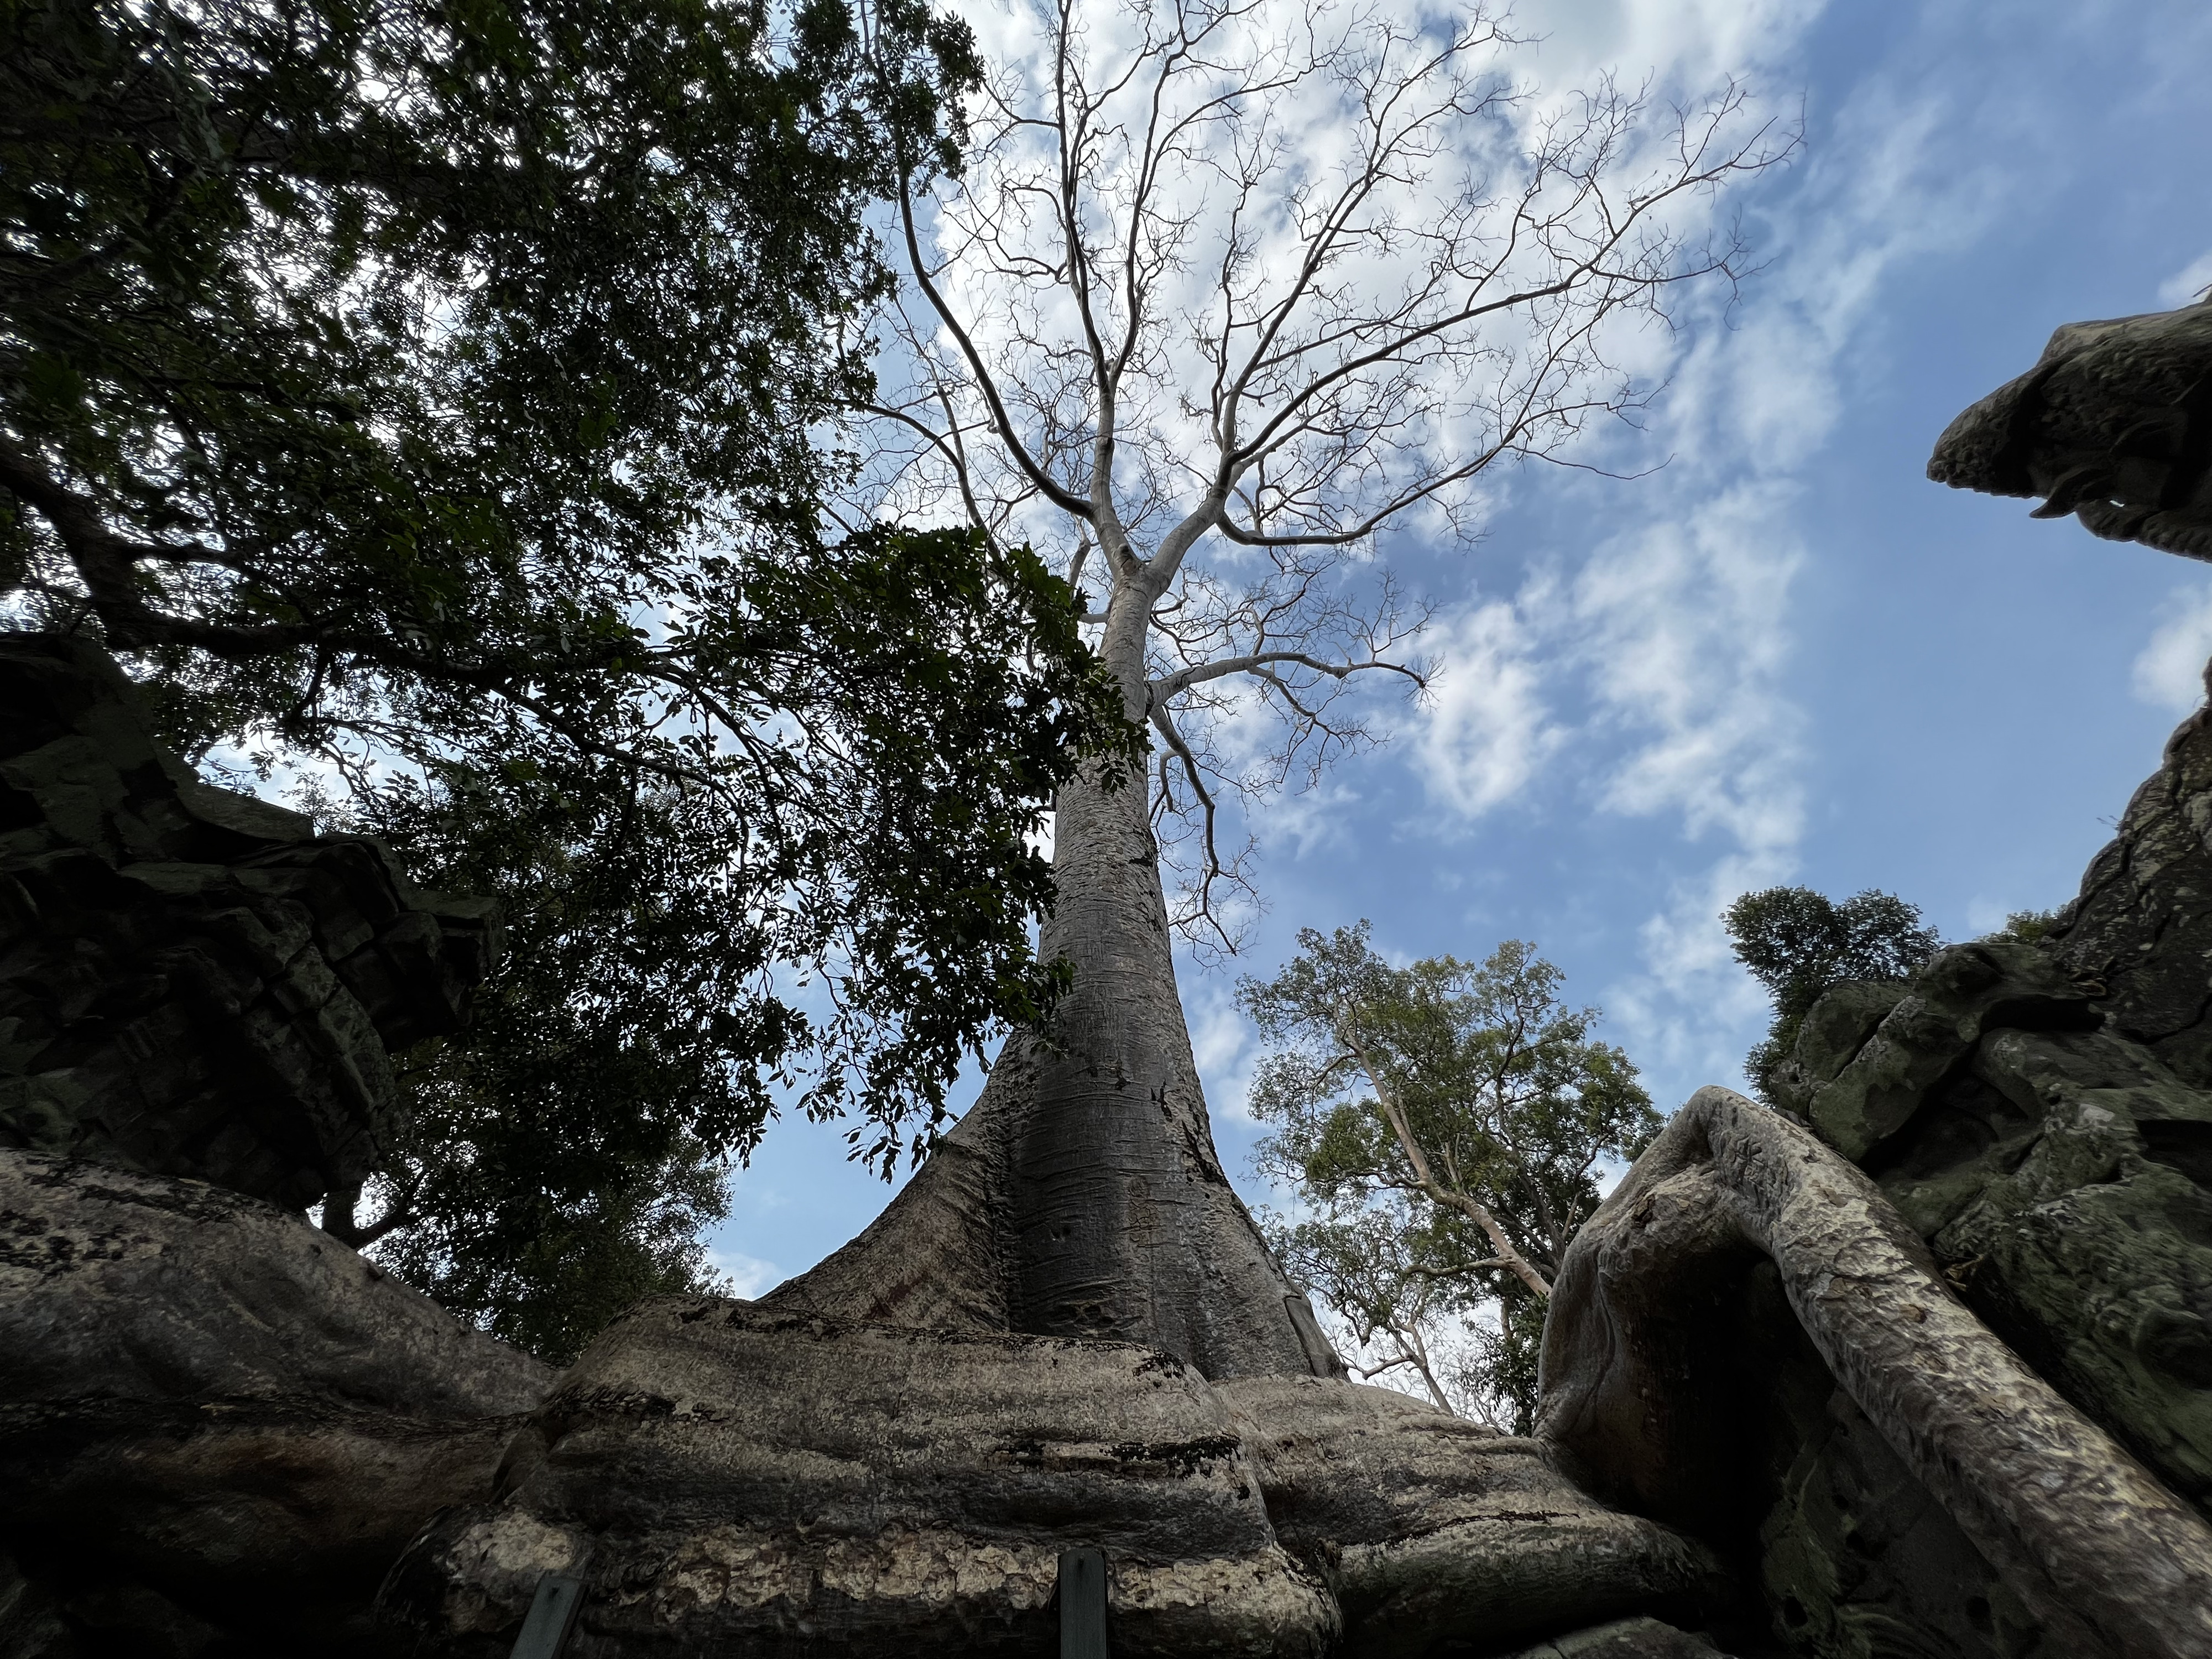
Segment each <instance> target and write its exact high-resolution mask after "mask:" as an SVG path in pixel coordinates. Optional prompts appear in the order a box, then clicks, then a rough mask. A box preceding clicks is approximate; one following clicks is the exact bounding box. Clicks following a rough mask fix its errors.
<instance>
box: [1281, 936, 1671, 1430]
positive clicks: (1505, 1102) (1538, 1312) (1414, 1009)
mask: <svg viewBox="0 0 2212 1659" xmlns="http://www.w3.org/2000/svg"><path fill="white" fill-rule="evenodd" d="M1298 944H1299V945H1300V947H1301V950H1300V954H1299V955H1298V956H1297V957H1296V958H1294V959H1293V960H1292V961H1291V963H1289V964H1288V965H1287V966H1286V967H1285V969H1283V971H1282V972H1281V973H1280V974H1279V975H1277V977H1276V978H1275V979H1274V980H1273V981H1269V982H1266V983H1262V982H1261V981H1256V980H1247V981H1244V983H1243V987H1242V1000H1243V1004H1244V1006H1245V1008H1246V1010H1247V1011H1248V1012H1249V1013H1250V1014H1251V1015H1252V1017H1253V1018H1254V1019H1255V1021H1256V1022H1257V1024H1259V1026H1260V1029H1261V1032H1262V1034H1263V1035H1264V1036H1266V1037H1267V1040H1268V1042H1270V1043H1271V1044H1272V1045H1273V1053H1271V1054H1269V1055H1268V1056H1267V1059H1266V1060H1264V1061H1263V1062H1262V1063H1261V1066H1260V1068H1259V1071H1258V1073H1257V1074H1256V1077H1255V1083H1254V1087H1253V1093H1252V1108H1253V1110H1254V1113H1255V1115H1257V1116H1258V1117H1260V1118H1261V1120H1262V1121H1266V1122H1267V1123H1270V1124H1273V1126H1274V1127H1275V1132H1274V1133H1273V1134H1272V1135H1270V1136H1269V1137H1268V1138H1267V1139H1266V1140H1264V1141H1263V1142H1261V1146H1260V1149H1259V1152H1258V1154H1257V1159H1258V1164H1259V1167H1260V1169H1261V1171H1262V1173H1264V1174H1266V1175H1267V1176H1271V1177H1273V1178H1274V1179H1277V1180H1280V1181H1283V1182H1286V1183H1287V1184H1289V1185H1291V1186H1292V1187H1293V1188H1295V1189H1296V1190H1297V1192H1298V1194H1299V1195H1300V1197H1301V1198H1302V1199H1303V1200H1304V1202H1305V1203H1306V1205H1307V1206H1308V1207H1309V1208H1310V1210H1311V1211H1312V1212H1314V1215H1313V1218H1312V1219H1311V1220H1310V1221H1307V1222H1305V1223H1303V1224H1301V1225H1298V1226H1297V1227H1291V1228H1283V1227H1278V1228H1277V1229H1276V1230H1275V1239H1276V1243H1277V1245H1278V1248H1279V1249H1282V1250H1283V1252H1284V1253H1285V1261H1286V1265H1288V1266H1291V1267H1292V1269H1293V1271H1294V1273H1296V1274H1297V1277H1299V1279H1300V1280H1301V1282H1303V1283H1304V1284H1306V1285H1309V1286H1310V1288H1311V1289H1312V1290H1313V1291H1315V1293H1316V1294H1317V1295H1319V1296H1320V1297H1322V1299H1323V1301H1324V1302H1325V1303H1326V1304H1328V1306H1329V1307H1330V1308H1331V1309H1332V1310H1334V1312H1335V1313H1336V1314H1337V1315H1338V1316H1339V1317H1340V1318H1341V1319H1343V1320H1344V1321H1345V1322H1346V1323H1347V1324H1348V1325H1349V1326H1350V1327H1351V1328H1352V1332H1353V1334H1354V1335H1355V1336H1356V1337H1358V1339H1359V1340H1361V1342H1362V1344H1363V1346H1366V1345H1369V1344H1370V1343H1372V1342H1373V1341H1374V1340H1375V1339H1376V1337H1377V1336H1378V1335H1380V1336H1383V1337H1385V1338H1387V1339H1388V1340H1387V1341H1385V1342H1384V1343H1383V1352H1384V1353H1385V1357H1386V1358H1388V1357H1389V1355H1390V1353H1391V1352H1392V1345H1395V1348H1396V1349H1397V1350H1401V1351H1403V1352H1405V1353H1406V1354H1407V1359H1406V1361H1405V1363H1407V1364H1415V1365H1417V1367H1418V1368H1419V1369H1420V1370H1423V1371H1424V1372H1425V1374H1428V1376H1429V1377H1430V1383H1431V1391H1432V1392H1433V1391H1436V1390H1437V1389H1443V1391H1444V1392H1446V1393H1455V1394H1457V1395H1459V1396H1460V1397H1461V1398H1462V1399H1465V1400H1471V1401H1473V1402H1474V1403H1475V1404H1477V1405H1479V1406H1483V1407H1486V1408H1488V1409H1492V1410H1494V1411H1498V1412H1500V1413H1504V1414H1506V1415H1509V1416H1510V1417H1511V1418H1512V1419H1515V1420H1517V1421H1522V1422H1523V1423H1524V1425H1525V1422H1526V1419H1527V1416H1528V1413H1530V1412H1531V1411H1533V1410H1534V1401H1535V1389H1534V1385H1535V1374H1534V1366H1535V1352H1536V1350H1535V1348H1534V1346H1532V1344H1533V1343H1534V1340H1535V1339H1536V1336H1537V1335H1539V1334H1541V1328H1542V1322H1543V1311H1542V1298H1541V1296H1539V1295H1538V1293H1537V1292H1536V1291H1534V1289H1533V1288H1531V1287H1530V1286H1528V1285H1527V1284H1526V1283H1525V1282H1524V1281H1523V1279H1522V1278H1520V1277H1519V1276H1517V1275H1516V1273H1513V1272H1512V1271H1510V1270H1509V1269H1508V1268H1507V1267H1504V1265H1502V1258H1501V1256H1500V1253H1499V1250H1498V1243H1497V1242H1496V1241H1495V1240H1494V1239H1492V1237H1490V1236H1489V1234H1488V1233H1487V1232H1486V1230H1485V1228H1484V1226H1483V1225H1482V1223H1481V1220H1480V1217H1481V1216H1483V1215H1486V1216H1488V1217H1489V1218H1491V1219H1492V1222H1493V1223H1494V1225H1496V1226H1497V1227H1498V1229H1499V1230H1500V1231H1501V1232H1502V1235H1503V1237H1504V1239H1505V1240H1506V1241H1507V1242H1508V1243H1510V1246H1511V1248H1512V1249H1514V1250H1515V1251H1516V1252H1517V1253H1518V1254H1519V1255H1520V1256H1521V1257H1522V1259H1523V1260H1524V1261H1526V1262H1527V1263H1528V1264H1529V1265H1530V1266H1531V1267H1533V1268H1534V1271H1535V1272H1536V1273H1538V1274H1540V1275H1541V1277H1543V1278H1544V1279H1550V1278H1552V1277H1553V1276H1555V1275H1556V1274H1557V1273H1558V1272H1559V1262H1560V1260H1561V1258H1562V1257H1563V1256H1564V1255H1565V1252H1566V1249H1567V1245H1568V1244H1569V1243H1570V1242H1571V1240H1572V1238H1573V1237H1574V1234H1575V1232H1576V1230H1577V1228H1579V1227H1580V1225H1582V1222H1583V1219H1584V1218H1586V1217H1587V1216H1588V1215H1589V1212H1591V1211H1592V1210H1593V1209H1595V1207H1596V1206H1597V1202H1598V1188H1597V1169H1598V1165H1599V1163H1600V1161H1601V1159H1604V1158H1634V1157H1635V1156H1636V1154H1637V1153H1638V1152H1641V1151H1642V1150H1643V1148H1644V1146H1646V1145H1648V1144H1649V1142H1650V1139H1651V1137H1652V1136H1653V1135H1655V1134H1656V1133H1658V1130H1659V1127H1660V1119H1659V1115H1658V1114H1657V1113H1656V1111H1654V1110H1653V1109H1652V1107H1651V1103H1650V1097H1649V1096H1647V1095H1646V1094H1645V1093H1644V1089H1643V1087H1642V1086H1641V1085H1639V1084H1638V1082H1637V1080H1636V1068H1635V1067H1634V1066H1632V1065H1631V1064H1630V1063H1629V1060H1628V1058H1627V1056H1626V1054H1623V1053H1622V1052H1621V1051H1620V1049H1619V1048H1613V1047H1612V1046H1610V1045H1608V1044H1607V1043H1603V1042H1598V1041H1595V1039H1594V1038H1593V1037H1592V1036H1591V1035H1590V1032H1591V1029H1592V1028H1593V1027H1594V1026H1595V1024H1596V1022H1597V1019H1598V1018H1599V1015H1598V1012H1597V1010H1595V1009H1594V1008H1583V1009H1571V1008H1568V1007H1565V1006H1563V1005H1562V1004H1561V1003H1560V1002H1559V985H1560V980H1561V975H1560V974H1559V969H1557V968H1555V967H1553V965H1552V964H1551V963H1548V962H1546V961H1545V960H1544V959H1543V958H1542V957H1539V956H1538V955H1537V954H1536V953H1535V950H1534V947H1533V946H1532V945H1527V944H1525V943H1522V941H1519V940H1510V939H1509V940H1508V941H1506V942H1505V943H1504V945H1500V946H1499V947H1498V949H1497V951H1494V952H1492V955H1491V957H1489V959H1488V960H1487V961H1486V962H1484V963H1482V964H1481V965H1480V967H1477V966H1474V965H1473V964H1470V963H1463V962H1461V961H1458V960H1456V959H1455V958H1454V957H1431V958H1429V959H1428V960H1425V961H1422V962H1417V963H1413V965H1412V966H1411V967H1407V968H1394V967H1392V966H1391V965H1390V964H1389V963H1387V962H1385V961H1384V960H1383V958H1382V957H1380V956H1378V955H1376V952H1375V951H1374V949H1373V947H1372V946H1371V945H1370V944H1369V943H1368V926H1367V924H1366V923H1365V922H1362V923H1360V924H1359V925H1358V927H1352V928H1339V929H1338V930H1337V931H1336V932H1335V933H1334V934H1330V935H1323V934H1322V933H1317V932H1316V931H1314V930H1312V929H1306V930H1304V931H1303V932H1301V933H1299V935H1298ZM1524 1301H1526V1302H1527V1303H1528V1304H1529V1306H1528V1308H1527V1309H1523V1308H1522V1305H1521V1304H1522V1302H1524ZM1492 1302H1497V1303H1499V1304H1502V1312H1503V1317H1504V1323H1503V1326H1502V1328H1500V1330H1499V1331H1498V1333H1497V1334H1494V1335H1492V1336H1490V1337H1488V1338H1487V1339H1485V1338H1484V1337H1483V1336H1482V1335H1481V1334H1480V1332H1481V1328H1480V1326H1478V1327H1476V1328H1475V1333H1476V1334H1475V1335H1474V1342H1475V1345H1476V1352H1475V1355H1474V1362H1473V1364H1472V1368H1471V1370H1467V1372H1466V1374H1465V1375H1463V1376H1462V1377H1461V1378H1460V1379H1459V1386H1458V1387H1457V1388H1456V1389H1455V1388H1454V1387H1453V1384H1452V1381H1451V1380H1450V1379H1449V1378H1448V1377H1446V1376H1443V1374H1442V1372H1441V1371H1440V1370H1439V1369H1438V1363H1437V1360H1436V1359H1435V1357H1434V1356H1431V1357H1429V1358H1414V1357H1413V1351H1414V1350H1416V1349H1420V1350H1425V1349H1426V1348H1428V1347H1429V1346H1431V1341H1430V1336H1431V1334H1432V1333H1433V1331H1434V1329H1435V1324H1434V1321H1435V1320H1436V1318H1437V1316H1442V1315H1444V1314H1448V1313H1451V1312H1455V1311H1464V1310H1472V1309H1475V1308H1477V1307H1479V1306H1480V1305H1482V1304H1488V1303H1492Z"/></svg>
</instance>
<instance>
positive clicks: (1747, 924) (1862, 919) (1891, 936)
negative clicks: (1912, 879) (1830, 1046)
mask: <svg viewBox="0 0 2212 1659" xmlns="http://www.w3.org/2000/svg"><path fill="white" fill-rule="evenodd" d="M1721 920H1722V921H1723V924H1725V925H1726V927H1727V928H1728V932H1729V939H1730V941H1731V942H1732V943H1733V944H1734V945H1735V957H1736V960H1737V961H1738V962H1741V963H1743V965H1744V966H1745V967H1746V968H1747V969H1750V970H1751V974H1752V977H1753V978H1754V979H1756V980H1757V981H1759V983H1760V984H1761V985H1764V986H1765V987H1766V989H1767V992H1768V994H1770V995H1771V996H1772V998H1773V999H1774V1023H1773V1024H1771V1026H1770V1027H1768V1029H1767V1033H1766V1037H1765V1041H1764V1042H1760V1043H1759V1045H1758V1046H1757V1047H1756V1048H1753V1049H1752V1051H1751V1053H1750V1054H1748V1055H1747V1057H1746V1058H1745V1060H1744V1063H1743V1069H1744V1073H1745V1074H1746V1075H1747V1077H1748V1078H1749V1079H1751V1085H1752V1090H1753V1093H1755V1094H1757V1095H1758V1097H1759V1098H1760V1099H1761V1100H1763V1101H1765V1102H1766V1103H1767V1104H1769V1105H1772V1104H1773V1103H1774V1097H1773V1093H1772V1085H1771V1078H1772V1076H1773V1073H1774V1068H1775V1067H1776V1066H1779V1065H1780V1064H1781V1063H1782V1062H1783V1060H1785V1059H1787V1058H1788V1057H1789V1054H1790V1049H1791V1048H1793V1047H1794V1046H1795V1045H1796V1041H1797V1031H1798V1028H1799V1027H1800V1026H1802V1025H1803V1024H1804V1023H1805V1016H1806V1014H1807V1013H1808V1012H1810V1011H1811V1009H1812V1006H1813V1005H1814V1003H1815V1002H1817V1001H1819V1000H1820V993H1821V992H1823V991H1825V990H1826V989H1827V988H1828V987H1830V986H1832V985H1837V984H1840V983H1841V982H1842V981H1845V980H1854V979H1862V980H1897V979H1904V978H1905V977H1906V976H1907V975H1910V974H1911V972H1912V970H1913V969H1915V968H1917V967H1918V966H1919V965H1920V964H1921V963H1923V962H1924V961H1926V960H1927V959H1928V957H1929V955H1930V954H1931V953H1933V952H1934V951H1936V950H1938V949H1939V948H1941V946H1942V943H1943V941H1942V939H1941V938H1940V937H1939V936H1938V935H1937V933H1936V930H1935V929H1934V928H1932V927H1928V926H1926V925H1925V924H1924V923H1923V921H1921V917H1920V908H1919V907H1918V906H1917V905H1913V904H1908V903H1906V902H1905V901H1904V900H1903V899H1901V898H1899V897H1897V896H1895V895H1893V894H1890V893H1884V892H1881V891H1879V890H1875V889H1874V888H1869V889H1868V890H1866V891H1865V892H1863V893H1854V894H1853V895H1852V896H1850V897H1849V898H1847V899H1845V900H1844V902H1842V903H1841V904H1838V903H1837V902H1835V901H1833V900H1832V899H1830V898H1829V897H1827V896H1826V895H1825V894H1821V893H1816V892H1814V890H1812V889H1811V888H1809V887H1769V888H1767V889H1765V890H1763V891H1760V892H1757V893H1746V894H1745V895H1744V896H1742V897H1741V898H1739V899H1738V900H1736V902H1735V903H1733V904H1731V905H1730V906H1729V908H1728V909H1727V910H1726V911H1725V912H1723V915H1722V916H1721Z"/></svg>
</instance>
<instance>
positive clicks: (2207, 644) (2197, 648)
mask: <svg viewBox="0 0 2212 1659" xmlns="http://www.w3.org/2000/svg"><path fill="white" fill-rule="evenodd" d="M2208 657H2212V586H2205V587H2185V588H2180V589H2178V590H2177V591H2176V592H2174V593H2173V595H2172V597H2171V599H2168V601H2167V603H2166V619H2165V620H2164V621H2163V622H2161V623H2160V624H2159V625H2158V629H2157V630H2156V631H2155V632H2154V633H2153V634H2152V635H2151V636H2150V641H2149V643H2148V644H2147V645H2145V646H2144V647H2143V648H2142V652H2141V653H2139V654H2138V655H2137V656H2136V660H2135V668H2134V671H2133V673H2132V675H2131V676H2130V678H2131V679H2132V681H2133V685H2134V690H2135V694H2136V699H2137V700H2138V701H2140V702H2147V703H2148V704H2150V706H2151V707H2152V708H2165V709H2169V710H2171V711H2172V713H2174V714H2187V713H2188V712H2189V711H2190V710H2191V709H2192V708H2196V707H2197V704H2198V703H2200V702H2203V701H2204V665H2205V659H2207V658H2208Z"/></svg>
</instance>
